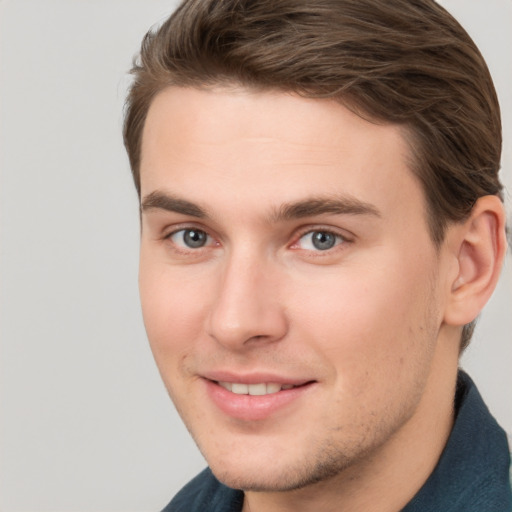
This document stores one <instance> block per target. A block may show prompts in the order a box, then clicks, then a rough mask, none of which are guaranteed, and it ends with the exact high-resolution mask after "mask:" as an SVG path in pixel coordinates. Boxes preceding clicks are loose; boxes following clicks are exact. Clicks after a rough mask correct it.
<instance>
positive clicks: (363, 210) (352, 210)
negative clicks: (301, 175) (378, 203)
mask: <svg viewBox="0 0 512 512" xmlns="http://www.w3.org/2000/svg"><path fill="white" fill-rule="evenodd" d="M328 214H331V215H372V216H375V217H380V216H381V214H380V212H379V210H378V209H377V208H376V207H375V206H374V205H372V204H370V203H366V202H364V201H361V200H359V199H356V198H355V197H352V196H334V197H333V196H327V197H312V198H307V199H305V200H300V201H296V202H292V203H285V204H283V205H281V206H280V207H279V208H277V209H276V210H275V212H273V214H272V215H271V217H270V219H271V221H272V222H279V221H281V220H285V221H286V220H293V219H302V218H305V217H313V216H315V215H328Z"/></svg>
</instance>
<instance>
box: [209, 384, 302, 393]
mask: <svg viewBox="0 0 512 512" xmlns="http://www.w3.org/2000/svg"><path fill="white" fill-rule="evenodd" d="M218 384H219V386H221V387H223V388H224V389H227V390H228V391H231V392H232V393H235V394H236V395H252V396H263V395H270V394H272V393H278V392H279V391H281V390H282V389H292V388H293V387H294V386H293V385H292V384H277V383H275V382H269V383H265V382H262V383H260V384H241V383H239V382H219V383H218Z"/></svg>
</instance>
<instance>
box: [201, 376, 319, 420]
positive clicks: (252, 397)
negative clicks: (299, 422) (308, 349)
mask: <svg viewBox="0 0 512 512" xmlns="http://www.w3.org/2000/svg"><path fill="white" fill-rule="evenodd" d="M244 380H251V381H252V382H239V381H238V379H230V380H225V379H222V380H220V379H219V380H213V379H210V378H205V379H204V382H205V383H206V388H207V394H208V396H209V397H210V400H211V401H212V402H213V404H215V406H216V408H217V409H218V410H220V411H221V412H222V413H224V415H226V416H229V417H231V418H233V419H238V420H243V421H257V420H264V419H268V418H271V417H272V416H274V415H276V414H285V413H286V411H291V410H293V407H294V406H296V405H297V404H299V403H302V402H301V400H304V398H305V397H306V396H308V395H309V393H310V392H311V391H312V389H314V388H315V387H316V386H315V385H316V384H317V382H316V381H312V380H307V381H306V380H304V381H294V382H276V381H275V380H269V381H266V379H262V381H260V382H258V381H257V379H244Z"/></svg>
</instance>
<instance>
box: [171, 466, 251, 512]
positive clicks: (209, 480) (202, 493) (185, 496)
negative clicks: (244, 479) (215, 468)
mask: <svg viewBox="0 0 512 512" xmlns="http://www.w3.org/2000/svg"><path fill="white" fill-rule="evenodd" d="M242 504H243V492H242V491H238V490H235V489H231V488H229V487H226V486H225V485H224V484H222V483H220V482H219V481H218V480H217V479H216V478H215V477H214V476H213V473H212V472H211V471H210V469H209V468H207V469H205V470H204V471H202V472H201V473H199V475H197V476H196V477H195V478H194V479H193V480H191V481H190V482H189V483H188V484H187V485H185V487H183V489H181V491H180V492H178V494H177V495H176V496H175V497H174V498H173V499H172V501H171V502H170V503H169V504H168V505H167V506H166V507H165V508H164V509H163V510H162V512H240V511H241V510H242Z"/></svg>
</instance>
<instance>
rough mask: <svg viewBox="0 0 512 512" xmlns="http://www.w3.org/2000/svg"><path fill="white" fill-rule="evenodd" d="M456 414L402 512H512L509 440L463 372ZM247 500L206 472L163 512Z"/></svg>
mask: <svg viewBox="0 0 512 512" xmlns="http://www.w3.org/2000/svg"><path fill="white" fill-rule="evenodd" d="M455 410H456V420H455V424H454V426H453V429H452V432H451V434H450V437H449V439H448V442H447V444H446V447H445V449H444V451H443V453H442V455H441V458H440V459H439V462H438V463H437V466H436V468H435V469H434V471H433V473H432V474H431V475H430V477H429V478H428V480H427V481H426V482H425V484H424V485H423V487H422V488H421V489H420V490H419V491H418V493H417V494H416V496H415V497H414V498H413V499H412V500H411V501H410V502H409V504H408V505H407V506H406V507H405V508H404V509H402V512H512V491H511V488H510V480H509V467H510V453H509V447H508V442H507V437H506V435H505V432H504V431H503V429H502V428H501V427H500V426H499V425H498V424H497V423H496V420H495V419H494V418H493V417H492V416H491V414H490V413H489V410H488V409H487V407H486V405H485V404H484V402H483V400H482V397H481V396H480V393H479V392H478V390H477V388H476V386H475V385H474V383H473V381H472V380H471V379H470V378H469V377H468V376H467V375H466V374H465V373H464V372H459V377H458V382H457V393H456V397H455ZM243 500H244V495H243V492H242V491H239V490H235V489H230V488H229V487H226V486H225V485H223V484H221V483H220V482H219V481H218V480H217V479H216V478H215V477H214V476H213V474H212V472H211V471H210V470H209V469H205V470H204V471H203V472H202V473H200V474H199V475H198V476H196V477H195V478H194V479H193V480H192V481H191V482H189V483H188V484H187V485H186V486H185V487H184V488H183V489H182V490H181V491H180V492H179V493H178V494H177V495H176V496H175V498H174V499H173V500H172V501H171V503H169V505H167V507H165V509H164V510H163V511H162V512H240V511H241V510H242V504H243Z"/></svg>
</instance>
